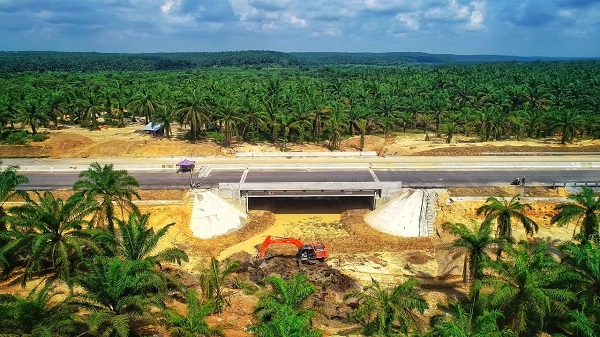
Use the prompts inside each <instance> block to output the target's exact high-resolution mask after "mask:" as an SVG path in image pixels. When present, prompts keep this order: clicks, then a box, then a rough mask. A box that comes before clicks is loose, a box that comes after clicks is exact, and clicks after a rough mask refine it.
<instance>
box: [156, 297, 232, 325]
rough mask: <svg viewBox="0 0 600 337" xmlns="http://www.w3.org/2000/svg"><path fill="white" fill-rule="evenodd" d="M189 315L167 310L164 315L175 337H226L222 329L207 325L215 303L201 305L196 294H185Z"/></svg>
mask: <svg viewBox="0 0 600 337" xmlns="http://www.w3.org/2000/svg"><path fill="white" fill-rule="evenodd" d="M185 302H186V304H187V313H186V314H185V315H182V314H180V313H179V312H177V311H176V310H173V309H165V310H164V311H163V315H164V317H165V320H166V325H167V327H168V329H169V333H170V334H171V336H174V337H197V336H224V334H223V332H222V330H221V329H220V328H211V327H210V326H208V324H207V323H206V317H208V316H210V315H211V314H212V313H213V312H214V310H215V305H214V303H213V302H211V301H208V302H205V303H201V302H200V301H199V300H198V296H197V295H196V293H195V292H193V291H191V290H189V291H187V292H186V293H185Z"/></svg>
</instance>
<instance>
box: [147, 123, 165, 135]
mask: <svg viewBox="0 0 600 337" xmlns="http://www.w3.org/2000/svg"><path fill="white" fill-rule="evenodd" d="M144 131H146V133H149V134H151V135H153V136H157V135H160V134H162V133H163V131H164V130H163V124H162V123H158V124H152V122H150V123H148V124H147V125H146V126H145V127H144Z"/></svg>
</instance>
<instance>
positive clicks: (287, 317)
mask: <svg viewBox="0 0 600 337" xmlns="http://www.w3.org/2000/svg"><path fill="white" fill-rule="evenodd" d="M264 281H265V283H266V284H269V285H271V287H272V288H271V291H270V292H269V293H267V294H265V295H264V296H262V297H261V298H260V299H259V301H258V305H257V306H256V308H255V309H254V312H255V314H256V315H257V318H258V320H259V323H258V324H257V325H256V326H253V327H252V329H251V330H252V331H254V332H255V333H256V335H257V336H263V337H285V336H297V337H302V336H307V337H319V336H321V335H322V332H321V331H318V330H312V329H310V327H311V325H312V324H311V318H312V316H313V312H312V311H311V310H306V309H303V308H302V306H303V304H304V302H305V301H306V299H308V297H309V296H310V295H312V294H314V292H315V287H314V286H313V285H312V284H311V283H309V282H308V279H307V277H306V275H305V274H303V273H298V274H296V275H294V276H293V277H292V278H290V279H289V280H287V281H286V280H284V279H282V278H281V277H279V276H269V277H267V278H266V279H265V280H264Z"/></svg>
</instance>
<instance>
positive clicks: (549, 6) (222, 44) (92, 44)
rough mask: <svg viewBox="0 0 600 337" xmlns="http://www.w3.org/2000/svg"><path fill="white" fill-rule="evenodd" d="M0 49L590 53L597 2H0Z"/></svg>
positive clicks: (596, 49)
mask: <svg viewBox="0 0 600 337" xmlns="http://www.w3.org/2000/svg"><path fill="white" fill-rule="evenodd" d="M0 50H4V51H18V50H43V51H48V50H51V51H93V52H111V53H140V52H143V53H146V52H194V51H209V52H214V51H230V50H275V51H283V52H309V51H313V52H314V51H316V52H319V51H330V52H396V51H400V52H426V53H436V54H461V55H472V54H477V55H481V54H486V55H490V54H492V55H514V56H550V57H599V56H600V0H0Z"/></svg>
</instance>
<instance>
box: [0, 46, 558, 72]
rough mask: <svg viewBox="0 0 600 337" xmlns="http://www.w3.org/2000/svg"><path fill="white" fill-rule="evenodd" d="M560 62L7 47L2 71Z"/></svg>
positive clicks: (0, 57)
mask: <svg viewBox="0 0 600 337" xmlns="http://www.w3.org/2000/svg"><path fill="white" fill-rule="evenodd" d="M542 60H547V61H559V60H565V58H550V57H519V56H501V55H452V54H427V53H409V52H394V53H308V52H305V53H282V52H275V51H262V50H248V51H228V52H198V53H145V54H107V53H91V52H88V53H86V52H78V53H68V52H37V51H29V52H27V51H23V52H2V51H0V72H21V71H42V72H43V71H154V70H194V69H203V68H212V67H247V68H262V67H286V68H287V67H304V68H305V67H315V66H319V67H320V66H340V65H362V66H399V65H418V64H460V63H481V62H510V61H522V62H527V61H542Z"/></svg>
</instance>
